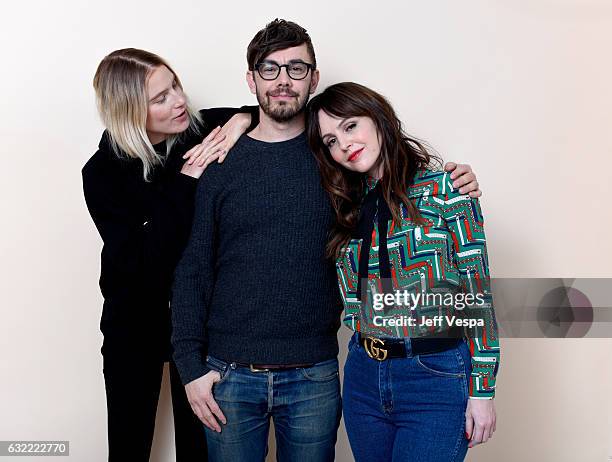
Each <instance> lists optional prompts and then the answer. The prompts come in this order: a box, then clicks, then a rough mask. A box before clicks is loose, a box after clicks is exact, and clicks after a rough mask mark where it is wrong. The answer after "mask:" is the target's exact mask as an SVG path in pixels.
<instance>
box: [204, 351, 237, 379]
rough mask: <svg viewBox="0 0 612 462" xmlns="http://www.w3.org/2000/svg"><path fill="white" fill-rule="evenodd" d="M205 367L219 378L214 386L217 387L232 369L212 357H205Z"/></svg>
mask: <svg viewBox="0 0 612 462" xmlns="http://www.w3.org/2000/svg"><path fill="white" fill-rule="evenodd" d="M206 367H208V368H209V369H210V370H212V371H216V372H218V373H219V375H220V376H221V379H220V380H219V381H218V382H215V383H214V384H215V385H219V384H221V383H223V382H225V380H226V379H227V378H228V376H229V374H230V371H231V370H232V368H231V367H230V365H229V364H228V363H226V362H225V361H221V360H220V359H217V358H215V357H213V356H206Z"/></svg>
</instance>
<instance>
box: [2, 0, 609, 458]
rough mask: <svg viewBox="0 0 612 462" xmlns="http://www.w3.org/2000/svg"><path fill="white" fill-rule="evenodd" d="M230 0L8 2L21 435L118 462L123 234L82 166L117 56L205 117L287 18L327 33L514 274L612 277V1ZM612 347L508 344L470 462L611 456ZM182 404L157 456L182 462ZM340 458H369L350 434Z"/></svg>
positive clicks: (5, 286) (330, 71) (13, 414)
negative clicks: (96, 77)
mask: <svg viewBox="0 0 612 462" xmlns="http://www.w3.org/2000/svg"><path fill="white" fill-rule="evenodd" d="M214 3H215V4H214V5H213V4H212V2H211V4H209V3H208V2H202V1H195V0H194V1H186V0H175V1H172V2H167V1H159V0H148V1H144V0H139V1H115V0H113V1H109V0H106V1H100V2H90V3H88V2H82V1H77V0H67V1H63V2H62V1H59V2H43V1H34V2H22V3H21V4H20V5H19V6H17V2H10V3H9V4H7V5H4V6H3V11H2V27H1V28H0V49H1V52H2V53H1V62H2V65H1V68H0V84H1V85H0V91H1V97H0V100H1V101H2V111H1V112H0V130H1V132H2V151H1V152H2V170H1V172H2V173H1V175H2V178H1V181H0V201H1V202H2V207H1V209H0V210H1V211H2V216H1V220H2V222H1V223H2V234H1V235H2V239H1V241H0V256H1V259H2V273H1V278H0V289H1V290H0V293H1V294H2V320H1V322H0V351H2V360H1V362H0V440H11V439H25V440H35V439H45V440H70V443H71V448H70V449H71V456H70V460H74V461H91V462H95V461H102V460H105V459H106V420H105V419H106V408H105V396H104V383H103V378H102V372H101V371H102V358H101V356H100V352H99V349H100V345H101V341H102V337H101V334H100V333H99V331H98V320H99V316H100V311H101V303H102V300H101V296H100V293H99V290H98V285H97V283H98V271H99V252H100V246H101V241H100V239H99V237H98V234H97V232H96V230H95V228H94V226H93V224H92V222H91V220H90V217H89V215H88V214H87V211H86V208H85V204H84V201H83V195H82V190H81V178H80V168H81V166H82V165H83V163H84V162H85V161H86V160H87V159H88V158H89V156H90V155H91V154H93V152H94V151H95V149H96V147H97V143H98V140H99V137H100V133H101V130H102V127H101V124H100V122H99V120H98V118H97V115H96V112H95V106H94V94H93V90H92V86H91V81H92V77H93V74H94V71H95V69H96V66H97V64H98V62H99V61H100V60H101V59H102V57H103V56H104V55H105V54H106V53H108V52H110V51H112V50H113V49H116V48H123V47H128V46H132V47H140V48H145V49H148V50H151V51H154V52H157V53H159V54H160V55H162V56H164V57H166V58H167V59H168V60H169V61H170V62H171V63H172V64H173V66H174V68H175V69H176V70H177V72H178V73H179V75H180V76H181V78H182V80H183V82H184V84H185V87H186V89H187V90H188V92H189V93H190V94H191V97H192V100H193V101H194V103H195V105H196V106H197V107H204V106H220V105H232V106H240V105H243V104H247V103H250V104H254V101H255V100H254V98H253V97H252V95H251V94H250V93H249V91H248V89H247V86H246V84H245V82H244V73H245V68H246V63H245V50H246V45H247V43H248V42H249V40H250V39H251V37H252V36H253V35H254V33H255V32H256V31H257V30H258V29H259V28H261V27H262V26H263V25H264V24H265V23H266V22H267V21H269V20H271V19H273V18H275V17H277V16H280V17H284V18H287V19H292V20H295V21H297V22H298V23H300V24H302V25H304V26H305V27H306V28H307V29H308V30H309V32H310V33H311V35H312V37H313V40H314V42H315V46H316V49H317V54H318V61H319V63H320V69H321V76H322V82H321V85H322V87H324V86H326V85H328V84H330V83H333V82H337V81H343V80H355V81H357V82H360V83H363V84H366V85H369V86H371V87H373V88H375V89H377V90H379V91H380V92H382V93H383V94H385V95H387V96H388V97H389V98H390V99H391V100H392V101H393V103H394V104H395V107H396V108H397V110H398V111H399V113H400V114H401V117H402V119H403V120H404V122H405V124H406V127H407V128H408V130H409V131H410V132H411V133H413V134H415V135H417V136H419V137H421V138H424V139H426V140H428V141H429V142H430V143H431V144H432V145H433V146H435V147H436V148H437V150H438V151H439V152H440V153H441V154H442V155H443V156H444V158H445V159H446V160H449V159H451V160H457V161H462V162H469V163H471V164H472V165H473V167H474V169H475V170H476V172H477V173H478V177H479V180H480V183H481V185H482V189H483V191H484V197H483V199H482V204H483V209H484V211H485V214H486V216H487V219H488V224H487V234H488V237H489V245H490V256H491V265H492V268H493V275H494V276H497V277H509V276H513V277H526V276H530V277H610V276H612V271H611V269H610V257H611V256H612V244H611V240H610V239H609V237H608V236H609V235H610V231H609V230H610V229H611V228H612V217H611V213H610V197H611V193H612V187H611V186H610V179H609V173H608V170H609V168H608V163H609V154H610V152H611V151H612V149H611V148H612V134H611V133H612V132H611V131H610V130H609V129H608V128H609V127H608V125H609V124H610V117H609V114H610V108H612V91H610V88H609V84H610V82H612V64H611V63H610V59H609V55H610V45H611V44H612V43H611V42H612V5H611V4H610V3H609V2H607V1H605V0H559V1H553V0H530V1H513V2H502V1H499V0H498V1H493V0H476V1H471V2H457V1H455V0H438V1H428V2H423V1H418V2H417V1H408V2H401V3H400V2H391V1H388V2H372V1H362V2H360V1H350V2H348V1H333V2H332V1H329V0H328V1H321V0H311V1H304V2H292V3H287V2H278V1H269V0H265V1H259V2H258V1H253V2H244V4H241V3H240V2H214ZM604 167H605V169H604ZM587 225H588V226H587ZM347 336H348V331H347V330H345V329H343V330H341V332H340V337H341V343H342V345H343V347H344V345H345V343H346V340H347ZM611 347H612V341H610V339H575V340H516V339H515V340H503V341H502V348H503V351H502V365H501V369H500V374H499V380H498V383H499V386H498V395H497V398H496V405H497V410H498V424H497V432H496V434H495V436H494V438H493V439H492V440H491V441H490V442H489V443H488V444H486V445H485V446H483V447H478V448H475V449H471V450H470V451H469V456H468V460H471V461H490V460H495V461H508V462H509V461H517V460H526V461H535V460H538V461H551V462H552V461H555V462H575V461H588V462H604V461H606V460H608V457H609V456H612V421H611V415H612V398H611V393H610V390H611V386H612V373H611V371H610V369H611V368H610V366H611V365H612V364H611V361H610V352H611ZM343 358H344V350H343V355H342V359H343ZM134 380H137V377H135V378H134ZM165 385H167V383H166V382H165ZM167 392H168V390H167V388H166V387H165V388H164V390H163V400H162V403H161V405H160V412H159V416H158V420H159V425H158V427H157V432H156V439H155V447H154V457H153V458H152V459H153V460H155V461H172V460H174V448H173V439H172V438H173V435H172V432H173V429H172V422H171V420H170V419H169V417H170V415H171V410H170V404H169V400H168V394H167ZM337 452H338V457H337V459H338V460H339V461H348V460H351V456H350V451H349V449H348V445H347V441H346V436H345V433H344V429H343V428H341V431H340V436H339V443H338V451H337ZM21 460H27V459H21Z"/></svg>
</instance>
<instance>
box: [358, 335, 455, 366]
mask: <svg viewBox="0 0 612 462" xmlns="http://www.w3.org/2000/svg"><path fill="white" fill-rule="evenodd" d="M358 335H359V344H360V345H361V346H362V347H363V348H364V349H365V351H366V353H367V354H368V356H369V357H370V358H372V359H375V360H377V361H384V360H386V359H393V358H405V357H406V343H405V341H404V339H401V338H394V339H380V338H376V337H367V336H364V335H361V334H358ZM460 341H462V340H461V339H459V338H412V339H410V345H411V348H412V354H413V355H422V354H426V353H435V352H438V351H444V350H450V349H451V348H454V347H456V346H457V344H458V343H459V342H460Z"/></svg>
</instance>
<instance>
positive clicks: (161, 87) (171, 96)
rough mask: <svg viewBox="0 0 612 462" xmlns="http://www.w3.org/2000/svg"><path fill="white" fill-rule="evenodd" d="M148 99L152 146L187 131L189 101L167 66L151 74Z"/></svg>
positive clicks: (160, 67)
mask: <svg viewBox="0 0 612 462" xmlns="http://www.w3.org/2000/svg"><path fill="white" fill-rule="evenodd" d="M147 97H148V101H149V107H148V111H147V134H148V135H149V140H150V141H151V144H157V143H160V142H162V141H164V140H165V139H166V138H168V136H170V135H174V134H177V133H181V132H183V131H185V130H187V127H189V115H188V114H187V99H186V98H185V94H184V93H183V90H182V89H181V87H180V86H179V85H178V82H177V81H176V79H175V77H174V74H173V73H172V72H170V69H168V68H167V67H166V66H159V67H156V68H155V69H154V70H153V71H152V72H151V73H150V74H149V78H148V79H147Z"/></svg>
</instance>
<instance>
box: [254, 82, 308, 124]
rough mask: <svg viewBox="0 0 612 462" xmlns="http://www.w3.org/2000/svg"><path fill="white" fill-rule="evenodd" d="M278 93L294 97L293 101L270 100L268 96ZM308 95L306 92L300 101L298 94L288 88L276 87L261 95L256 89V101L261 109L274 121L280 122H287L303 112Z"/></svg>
mask: <svg viewBox="0 0 612 462" xmlns="http://www.w3.org/2000/svg"><path fill="white" fill-rule="evenodd" d="M280 93H282V94H287V95H289V96H293V97H296V98H295V100H293V101H277V102H276V103H273V102H272V101H270V96H278V94H280ZM309 97H310V94H309V93H306V97H305V98H304V101H300V97H299V94H298V93H296V92H294V91H292V90H289V89H282V90H281V89H276V90H273V91H270V92H268V93H266V94H265V95H261V94H260V93H259V91H257V102H258V103H259V106H261V108H262V109H263V111H264V113H265V114H266V115H267V116H268V117H270V118H271V119H272V120H274V121H275V122H280V123H283V122H289V121H290V120H292V119H294V118H295V117H297V116H298V115H300V114H301V113H302V112H304V109H305V108H306V103H308V99H309Z"/></svg>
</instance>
